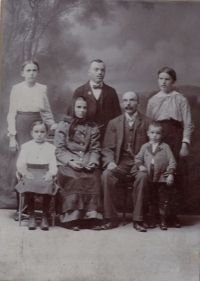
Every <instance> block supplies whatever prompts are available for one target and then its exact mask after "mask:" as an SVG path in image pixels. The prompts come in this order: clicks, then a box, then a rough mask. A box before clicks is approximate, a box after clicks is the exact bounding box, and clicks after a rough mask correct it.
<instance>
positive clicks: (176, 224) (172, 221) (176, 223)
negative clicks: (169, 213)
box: [167, 216, 181, 228]
mask: <svg viewBox="0 0 200 281" xmlns="http://www.w3.org/2000/svg"><path fill="white" fill-rule="evenodd" d="M167 222H168V225H169V226H171V227H176V228H180V227H181V223H180V220H179V219H178V218H177V216H173V217H169V218H168V221H167Z"/></svg>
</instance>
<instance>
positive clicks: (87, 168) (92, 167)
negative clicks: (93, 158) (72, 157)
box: [85, 162, 96, 171]
mask: <svg viewBox="0 0 200 281" xmlns="http://www.w3.org/2000/svg"><path fill="white" fill-rule="evenodd" d="M95 167H96V164H95V163H92V162H89V163H88V164H87V165H86V166H85V169H86V170H88V171H92V170H94V169H95Z"/></svg>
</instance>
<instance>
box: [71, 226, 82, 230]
mask: <svg viewBox="0 0 200 281" xmlns="http://www.w3.org/2000/svg"><path fill="white" fill-rule="evenodd" d="M70 229H71V230H73V231H79V230H80V228H79V226H78V225H77V226H72V227H71V228H70Z"/></svg>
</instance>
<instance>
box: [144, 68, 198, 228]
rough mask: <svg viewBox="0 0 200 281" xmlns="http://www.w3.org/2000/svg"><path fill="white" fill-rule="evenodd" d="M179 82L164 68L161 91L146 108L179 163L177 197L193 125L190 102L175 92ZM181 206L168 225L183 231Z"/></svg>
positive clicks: (160, 75)
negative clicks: (180, 172) (178, 216)
mask: <svg viewBox="0 0 200 281" xmlns="http://www.w3.org/2000/svg"><path fill="white" fill-rule="evenodd" d="M175 82H176V72H175V71H174V70H173V69H172V68H169V67H163V68H161V69H160V70H159V71H158V85H159V87H160V91H159V92H158V93H157V94H156V95H154V96H153V97H152V98H151V99H150V100H149V101H148V105H147V112H146V115H147V116H149V117H151V118H152V119H153V120H155V121H160V122H161V123H162V125H163V128H164V132H165V136H164V139H163V141H164V142H166V143H167V144H169V146H170V147H171V149H172V152H173V154H174V156H175V158H176V160H177V163H179V165H178V169H177V173H178V175H177V178H178V179H177V184H176V186H175V188H174V193H179V192H180V191H178V189H179V188H180V184H181V175H180V174H179V170H180V169H179V167H180V157H185V156H187V155H188V148H189V145H190V139H191V133H192V131H193V130H194V125H193V122H192V119H191V112H190V106H189V104H188V101H187V99H186V98H185V97H184V96H183V95H182V94H180V93H178V92H177V91H175V90H173V84H174V83H175ZM177 204H178V202H175V204H172V206H171V213H170V214H169V224H171V225H172V226H175V227H180V226H181V225H180V222H179V220H178V218H177V216H176V207H175V205H177Z"/></svg>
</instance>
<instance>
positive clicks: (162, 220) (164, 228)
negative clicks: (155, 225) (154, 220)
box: [160, 217, 167, 230]
mask: <svg viewBox="0 0 200 281" xmlns="http://www.w3.org/2000/svg"><path fill="white" fill-rule="evenodd" d="M160 229H161V230H167V223H166V220H165V218H163V217H161V219H160Z"/></svg>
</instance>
